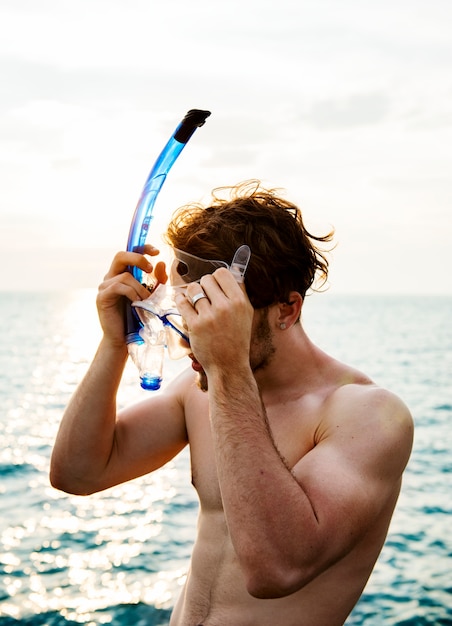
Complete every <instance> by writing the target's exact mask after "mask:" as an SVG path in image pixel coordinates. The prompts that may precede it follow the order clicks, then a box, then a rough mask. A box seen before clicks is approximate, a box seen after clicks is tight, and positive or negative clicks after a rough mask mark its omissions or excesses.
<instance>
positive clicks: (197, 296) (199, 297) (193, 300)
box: [190, 291, 207, 309]
mask: <svg viewBox="0 0 452 626" xmlns="http://www.w3.org/2000/svg"><path fill="white" fill-rule="evenodd" d="M203 298H207V296H206V294H205V293H204V291H201V293H196V294H195V295H194V296H193V297H192V298H190V299H191V305H192V307H193V308H194V309H196V303H197V302H199V301H200V300H202V299H203Z"/></svg>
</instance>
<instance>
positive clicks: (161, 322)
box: [132, 245, 251, 388]
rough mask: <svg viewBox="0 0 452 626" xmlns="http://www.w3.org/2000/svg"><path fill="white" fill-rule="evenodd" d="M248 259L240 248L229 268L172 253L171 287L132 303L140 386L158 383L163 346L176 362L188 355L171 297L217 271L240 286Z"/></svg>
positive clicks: (222, 263)
mask: <svg viewBox="0 0 452 626" xmlns="http://www.w3.org/2000/svg"><path fill="white" fill-rule="evenodd" d="M250 256H251V251H250V248H249V247H248V246H246V245H243V246H240V247H239V248H238V249H237V250H236V252H235V254H234V258H233V259H232V262H231V264H230V265H229V264H228V263H226V262H225V261H217V260H208V259H202V258H201V257H197V256H194V255H193V254H189V253H188V252H183V251H182V250H177V249H174V257H175V258H174V260H173V262H172V265H171V271H170V277H171V282H172V284H171V285H167V284H160V285H158V287H157V288H156V289H155V291H154V292H153V293H152V294H151V295H150V296H149V298H147V299H146V300H138V301H136V302H133V303H132V307H133V309H134V311H135V312H136V314H137V316H138V317H139V319H140V321H141V323H142V328H141V330H140V331H139V334H140V337H141V339H142V341H143V344H144V346H143V349H142V361H141V363H140V365H141V371H140V377H141V380H142V386H143V381H144V382H145V384H146V385H148V387H145V388H153V387H150V385H151V384H155V383H154V382H153V381H155V379H157V378H159V377H160V380H161V374H162V372H161V369H162V365H163V355H164V350H163V347H164V346H166V347H167V349H168V356H169V357H170V358H171V359H180V358H182V357H183V356H187V355H188V354H189V353H190V340H189V337H188V335H187V329H186V327H185V324H184V321H183V319H182V317H181V315H180V314H179V312H178V310H177V308H176V305H175V302H174V296H175V295H176V294H177V293H180V292H183V291H184V290H185V288H186V286H187V284H188V283H193V282H199V281H200V280H201V278H202V277H203V276H205V275H206V274H212V273H213V272H215V270H217V269H218V268H219V267H225V268H226V269H228V270H230V272H231V273H232V274H233V275H234V277H235V279H236V280H237V282H238V283H243V281H244V277H245V272H246V268H247V266H248V262H249V259H250ZM159 368H160V369H159ZM151 370H152V371H151ZM159 387H160V384H159ZM157 388H158V387H157Z"/></svg>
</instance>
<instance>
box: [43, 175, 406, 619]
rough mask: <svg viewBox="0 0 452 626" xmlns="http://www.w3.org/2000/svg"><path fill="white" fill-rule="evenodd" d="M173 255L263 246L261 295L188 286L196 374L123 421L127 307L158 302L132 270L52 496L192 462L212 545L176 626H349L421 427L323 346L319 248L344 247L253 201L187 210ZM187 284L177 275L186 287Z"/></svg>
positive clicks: (262, 198)
mask: <svg viewBox="0 0 452 626" xmlns="http://www.w3.org/2000/svg"><path fill="white" fill-rule="evenodd" d="M167 239H168V241H169V243H170V244H171V245H172V247H173V248H174V249H176V256H177V251H182V253H184V252H185V253H189V254H191V255H194V256H193V258H194V259H195V258H196V257H200V258H201V259H220V260H224V261H226V263H228V264H229V263H231V259H232V258H233V256H234V252H235V251H236V250H237V248H238V247H240V246H241V245H242V244H246V245H248V246H249V247H250V249H251V257H250V260H249V265H248V269H247V270H246V274H245V283H244V285H240V284H239V283H238V282H237V281H236V279H235V276H234V274H233V273H232V272H231V271H230V270H229V269H227V268H226V267H221V268H219V269H214V268H212V269H211V270H210V272H206V273H204V274H203V272H201V274H203V275H202V276H198V278H200V281H199V282H189V283H188V284H186V285H185V289H184V290H181V293H179V294H178V295H177V296H176V303H177V307H178V309H179V312H180V314H181V315H182V317H183V319H184V322H185V326H186V329H187V333H188V337H189V342H190V357H191V360H192V367H191V368H189V369H187V370H186V371H184V372H183V373H182V374H181V375H180V376H179V377H177V378H176V379H175V380H174V381H172V382H171V383H170V384H169V385H168V386H167V387H166V388H165V389H164V390H163V391H161V392H158V393H156V394H151V395H150V396H149V398H148V399H146V400H144V401H143V402H141V403H139V404H138V405H135V406H131V407H129V408H127V409H125V410H123V411H121V412H119V413H117V412H116V403H115V398H116V393H117V390H118V387H119V384H120V381H121V376H122V373H123V368H124V365H125V363H126V359H127V349H126V346H125V343H124V331H123V317H122V300H123V299H124V298H128V299H129V300H130V301H137V300H144V299H146V298H147V297H148V296H149V293H148V291H147V290H146V289H145V287H143V286H142V285H140V284H139V283H138V282H137V281H136V280H135V279H134V278H133V276H132V275H131V274H130V273H129V272H128V271H126V268H127V267H128V266H132V265H135V266H137V267H139V268H141V269H142V270H143V271H145V272H151V271H152V265H151V264H150V262H149V260H148V258H147V257H146V256H144V255H142V254H138V253H132V252H121V253H119V254H117V255H116V257H115V259H114V261H113V263H112V266H111V268H110V271H109V272H108V274H107V275H106V277H105V280H104V282H103V283H102V284H101V286H100V288H99V293H98V299H97V304H98V311H99V317H100V321H101V325H102V329H103V337H102V340H101V343H100V346H99V349H98V351H97V353H96V356H95V358H94V360H93V362H92V364H91V366H90V368H89V370H88V372H87V374H86V377H85V378H84V380H83V381H82V382H81V384H80V386H79V387H78V389H77V391H76V392H75V394H74V397H73V398H72V400H71V402H70V404H69V406H68V407H67V409H66V412H65V414H64V417H63V420H62V423H61V427H60V430H59V433H58V436H57V439H56V443H55V448H54V451H53V456H52V465H51V481H52V484H53V485H54V486H55V487H57V488H59V489H62V490H65V491H68V492H71V493H75V494H90V493H93V492H96V491H100V490H102V489H107V488H108V487H112V486H113V485H117V484H118V483H122V482H125V481H128V480H131V479H133V478H135V477H137V476H141V475H143V474H146V473H148V472H152V471H154V470H156V469H157V468H159V467H161V466H162V465H163V464H164V463H166V462H168V461H169V460H170V459H172V458H173V457H174V456H175V455H176V454H177V453H178V452H180V451H181V450H182V449H183V448H184V446H186V445H187V444H189V446H190V454H191V466H192V475H193V484H194V486H195V488H196V491H197V493H198V496H199V500H200V513H199V525H198V536H197V539H196V543H195V545H194V549H193V554H192V559H191V564H190V569H189V572H188V576H187V580H186V584H185V588H184V590H183V593H182V595H181V596H180V598H179V600H178V602H177V604H176V606H175V609H174V611H173V615H172V618H171V622H170V624H171V626H199V625H204V626H275V625H277V626H339V625H341V624H343V623H344V621H345V619H346V618H347V616H348V615H349V613H350V612H351V610H352V608H353V607H354V605H355V604H356V602H357V600H358V598H359V597H360V595H361V593H362V591H363V588H364V586H365V584H366V581H367V579H368V577H369V575H370V573H371V571H372V569H373V567H374V564H375V561H376V559H377V557H378V555H379V553H380V551H381V548H382V546H383V543H384V541H385V537H386V533H387V530H388V526H389V522H390V520H391V516H392V513H393V510H394V507H395V504H396V501H397V498H398V494H399V490H400V485H401V478H402V473H403V471H404V468H405V466H406V464H407V461H408V458H409V455H410V451H411V446H412V435H413V424H412V419H411V416H410V414H409V411H408V410H407V408H406V406H405V405H404V404H403V403H402V402H401V400H400V399H399V398H397V397H396V396H394V395H393V394H392V393H390V392H389V391H386V390H384V389H381V388H379V387H378V386H377V385H376V384H375V383H373V382H372V381H371V380H370V379H369V378H368V377H367V376H366V375H364V374H362V373H361V372H358V371H356V370H355V369H353V368H351V367H349V366H347V365H344V364H343V363H340V362H338V361H336V360H335V359H333V358H332V357H330V356H328V355H327V354H325V353H324V352H322V351H321V350H320V349H319V348H318V347H316V346H315V345H314V344H313V343H312V342H311V341H310V339H309V338H308V336H307V335H306V333H305V331H304V329H303V326H302V323H301V320H300V314H301V309H302V304H303V298H304V296H305V293H306V291H307V289H309V288H310V287H311V286H312V284H313V281H314V279H315V277H316V275H318V274H320V275H323V277H324V278H326V273H327V265H328V264H327V261H326V258H325V256H324V254H323V253H322V252H321V250H320V247H319V245H320V244H321V243H322V242H326V241H329V239H330V236H327V237H319V238H317V237H314V236H313V235H310V234H309V233H308V232H307V230H306V229H305V227H304V225H303V221H302V218H301V214H300V212H299V210H298V209H297V208H296V207H295V206H294V205H292V204H291V203H289V202H287V201H286V200H283V199H281V198H280V197H278V195H276V193H275V192H273V191H265V190H263V189H261V188H259V187H258V186H257V185H255V186H254V187H253V186H250V185H244V186H239V187H238V188H236V189H235V190H234V191H233V194H232V197H231V199H227V200H222V199H221V198H215V197H214V199H213V202H212V205H211V207H209V208H207V209H204V208H202V207H199V206H193V207H190V208H185V209H184V210H183V211H182V213H181V214H178V215H176V217H175V218H174V219H173V221H172V222H171V224H170V227H169V229H168V233H167ZM145 252H146V253H147V255H151V256H152V255H156V254H157V253H158V251H157V250H156V249H155V248H153V247H152V246H147V247H146V249H145ZM182 266H184V263H182ZM157 274H159V272H157ZM160 275H161V280H162V281H163V280H165V277H162V274H161V272H160ZM183 275H184V271H181V269H180V267H179V265H178V264H177V262H176V265H175V266H174V267H173V270H172V279H173V281H175V282H177V281H179V282H181V280H180V278H181V276H182V282H184V281H186V280H187V279H186V278H183ZM195 278H196V277H195ZM191 279H193V276H191ZM203 294H205V296H206V297H202V298H201V299H198V300H196V297H195V296H197V295H203ZM194 297H195V298H194ZM193 298H194V300H195V301H194V302H193ZM197 383H198V384H197Z"/></svg>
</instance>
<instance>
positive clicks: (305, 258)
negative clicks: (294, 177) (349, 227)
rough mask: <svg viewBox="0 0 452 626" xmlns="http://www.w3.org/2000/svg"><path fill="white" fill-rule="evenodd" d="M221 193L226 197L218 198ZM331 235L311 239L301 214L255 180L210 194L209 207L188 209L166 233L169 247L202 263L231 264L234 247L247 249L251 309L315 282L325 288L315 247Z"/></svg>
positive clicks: (324, 269) (322, 259)
mask: <svg viewBox="0 0 452 626" xmlns="http://www.w3.org/2000/svg"><path fill="white" fill-rule="evenodd" d="M225 191H227V192H229V197H228V198H226V199H225V198H223V197H221V195H220V194H223V193H224V192H225ZM332 236H333V233H332V232H330V233H328V234H327V235H325V236H322V237H316V236H314V235H312V234H310V233H309V232H308V231H307V230H306V228H305V226H304V224H303V220H302V215H301V211H300V209H299V208H298V207H296V206H295V205H294V204H292V203H291V202H288V201H287V200H284V199H282V198H281V197H279V196H278V195H277V194H276V190H274V189H264V188H262V187H261V185H260V183H259V181H247V182H245V183H240V184H239V185H236V186H235V187H222V188H219V189H216V190H214V191H213V192H212V203H211V205H210V206H207V207H204V206H202V205H200V204H192V205H187V206H184V207H181V208H180V209H179V210H178V211H176V213H175V214H174V216H173V218H172V220H171V222H170V224H169V226H168V230H167V233H166V238H167V240H168V242H169V243H170V245H171V246H173V247H174V248H178V249H179V250H183V251H184V252H188V253H190V254H194V255H196V256H199V257H201V258H203V259H218V260H222V261H226V262H227V263H231V261H232V259H233V256H234V253H235V251H236V250H237V248H238V247H239V246H241V245H242V244H247V245H248V246H249V247H250V249H251V258H250V262H249V265H248V269H247V272H246V275H245V286H246V291H247V294H248V297H249V298H250V301H251V303H252V305H253V306H254V308H262V307H266V306H269V305H271V304H274V303H276V302H288V300H289V293H290V292H291V291H298V292H299V293H300V294H301V295H302V296H303V297H304V296H305V294H306V292H307V290H308V289H309V288H311V287H312V286H313V283H314V281H315V279H316V278H319V279H320V281H321V284H324V283H325V282H326V280H327V276H328V261H327V258H326V256H325V252H324V251H322V250H320V248H319V247H318V245H317V244H318V243H326V242H329V241H331V239H332Z"/></svg>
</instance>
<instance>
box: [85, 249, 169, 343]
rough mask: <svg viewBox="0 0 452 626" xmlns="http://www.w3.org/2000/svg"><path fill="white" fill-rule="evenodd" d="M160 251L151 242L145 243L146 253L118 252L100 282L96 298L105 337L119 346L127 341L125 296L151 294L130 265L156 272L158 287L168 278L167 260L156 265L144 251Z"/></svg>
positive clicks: (143, 296) (146, 271)
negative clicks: (124, 309) (125, 336)
mask: <svg viewBox="0 0 452 626" xmlns="http://www.w3.org/2000/svg"><path fill="white" fill-rule="evenodd" d="M158 254H159V250H158V249H157V248H155V247H154V246H152V245H150V244H147V245H144V246H143V253H139V252H118V253H117V254H116V255H115V257H114V259H113V262H112V264H111V266H110V269H109V271H108V273H107V274H106V275H105V277H104V280H103V282H102V283H101V284H100V285H99V290H98V294H97V300H96V303H97V311H98V314H99V320H100V324H101V326H102V330H103V333H104V338H105V339H107V340H108V341H109V342H111V344H112V345H115V346H118V347H123V346H124V345H125V344H124V314H123V298H127V299H128V300H130V301H131V302H134V301H135V300H145V299H146V298H147V297H148V296H149V290H148V288H147V287H145V286H143V285H141V284H140V283H139V282H138V281H137V280H136V279H135V278H134V276H133V275H132V274H131V273H130V271H128V268H130V267H138V268H139V269H141V270H142V271H143V272H145V273H147V274H151V273H152V272H154V277H155V280H156V283H155V284H154V288H155V287H156V286H157V285H158V284H160V283H165V282H166V280H167V275H166V270H165V264H164V263H163V262H159V263H157V265H156V266H155V268H154V266H153V265H152V263H151V262H150V261H149V260H148V259H147V258H146V256H145V255H149V256H157V255H158Z"/></svg>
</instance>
